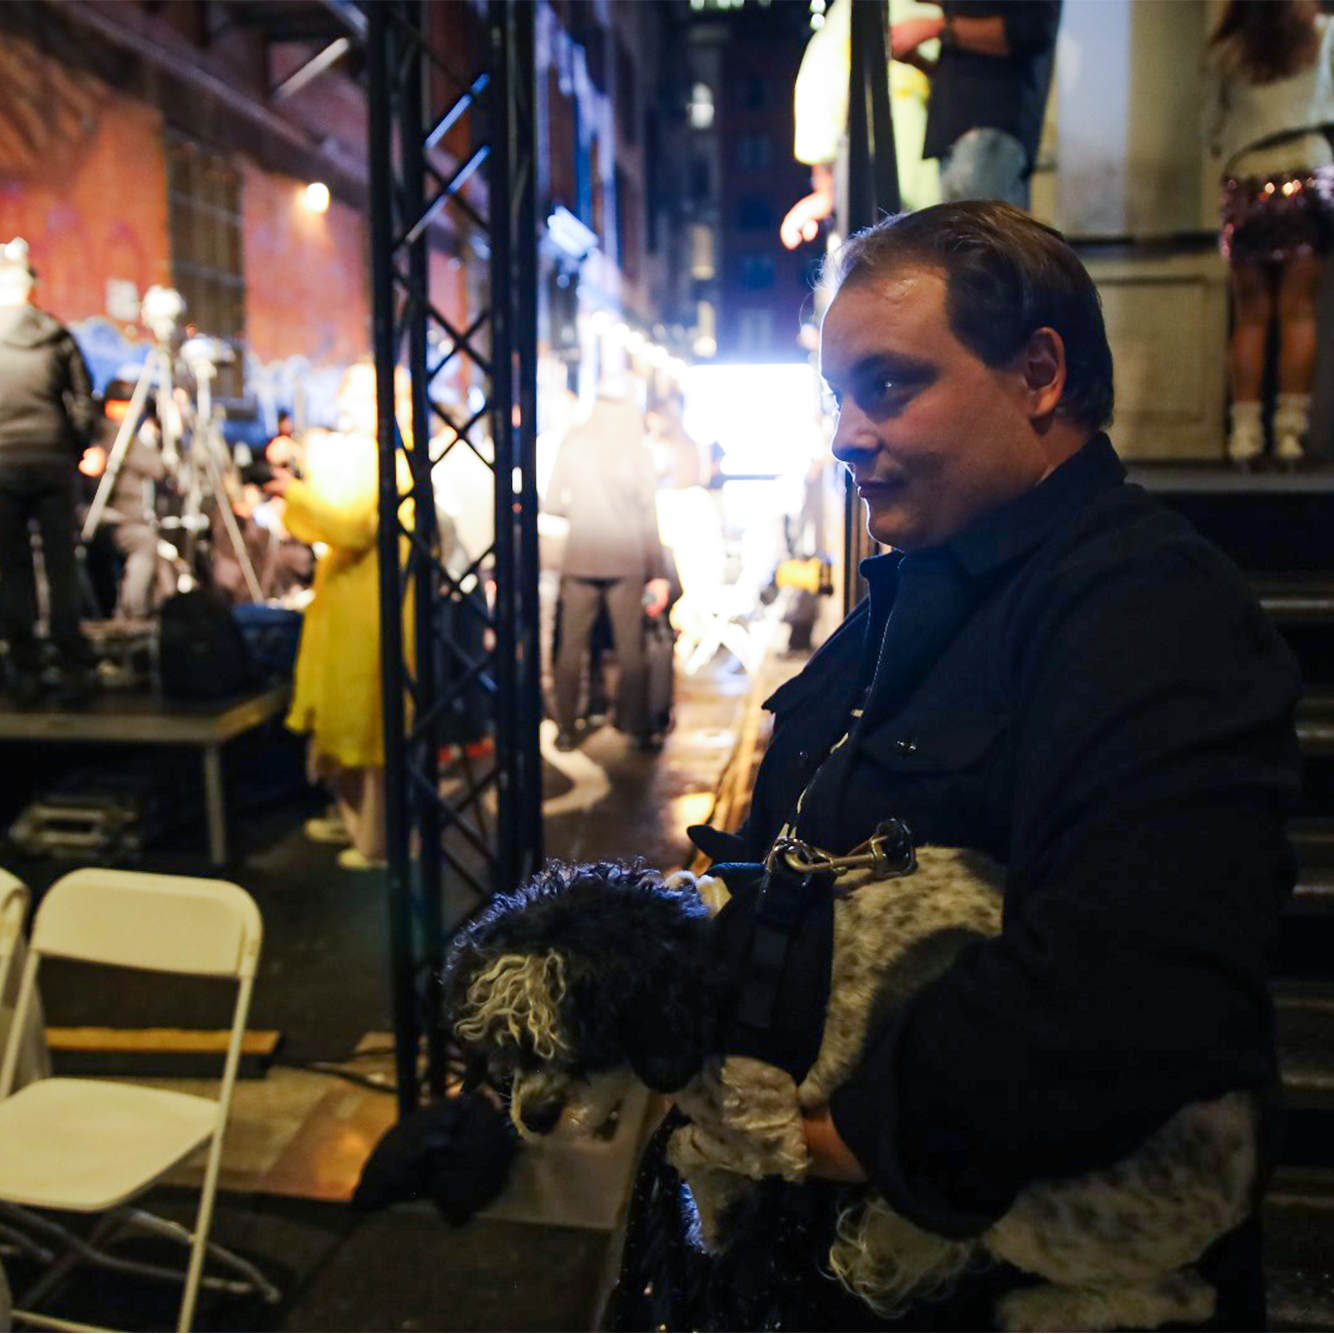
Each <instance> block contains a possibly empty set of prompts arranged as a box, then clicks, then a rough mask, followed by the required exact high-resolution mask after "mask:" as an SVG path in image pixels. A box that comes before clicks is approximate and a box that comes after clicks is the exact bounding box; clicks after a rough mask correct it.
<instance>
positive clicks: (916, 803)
mask: <svg viewBox="0 0 1334 1334" xmlns="http://www.w3.org/2000/svg"><path fill="white" fill-rule="evenodd" d="M1007 722H1008V719H1007V718H1006V717H1005V716H1004V715H993V716H991V717H987V718H971V719H969V718H960V719H934V720H929V721H928V720H920V721H917V720H912V719H908V718H900V719H894V720H891V721H890V722H887V723H884V724H882V725H881V726H879V727H877V728H875V729H874V730H873V731H871V732H869V733H868V734H867V735H865V736H864V737H863V738H862V739H861V745H860V747H859V749H860V751H861V754H862V756H863V757H864V758H865V760H866V761H867V762H868V767H869V768H870V769H871V770H872V771H873V772H874V773H875V775H876V777H875V779H874V780H873V781H874V782H875V785H876V786H878V787H880V788H881V789H882V791H883V792H884V793H885V794H886V796H890V794H892V797H891V802H892V804H893V805H894V806H895V807H896V808H897V809H899V810H901V811H902V812H903V813H904V815H905V816H906V817H907V819H908V822H909V825H910V827H912V828H913V830H914V832H915V833H916V834H917V836H918V838H919V839H920V840H921V841H923V842H928V843H942V844H948V845H951V846H958V847H972V848H979V849H982V850H985V851H987V852H989V853H991V855H993V856H1001V857H1002V859H1003V855H1004V851H1005V848H1006V846H1007V844H1008V829H1009V814H1008V809H1009V801H1008V797H1009V792H1010V778H1009V770H1010V765H1009V762H1008V747H1007V746H1006V745H1005V743H1004V734H1005V732H1006V726H1007Z"/></svg>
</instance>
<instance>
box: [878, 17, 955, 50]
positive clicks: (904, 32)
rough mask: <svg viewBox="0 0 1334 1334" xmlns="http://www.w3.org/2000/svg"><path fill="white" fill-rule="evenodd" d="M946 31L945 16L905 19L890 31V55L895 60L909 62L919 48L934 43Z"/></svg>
mask: <svg viewBox="0 0 1334 1334" xmlns="http://www.w3.org/2000/svg"><path fill="white" fill-rule="evenodd" d="M944 31H945V16H944V15H943V14H936V15H925V14H924V15H923V16H922V17H921V18H913V19H904V20H903V21H902V22H901V23H896V24H894V25H893V27H891V28H890V30H889V50H890V55H891V56H892V57H893V58H894V59H895V60H907V59H908V57H909V56H911V55H913V54H914V53H915V52H916V51H917V48H918V47H919V46H922V45H924V44H925V43H926V42H931V41H934V40H935V39H936V38H937V37H939V36H940V34H941V33H942V32H944Z"/></svg>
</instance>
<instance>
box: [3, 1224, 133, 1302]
mask: <svg viewBox="0 0 1334 1334" xmlns="http://www.w3.org/2000/svg"><path fill="white" fill-rule="evenodd" d="M5 1212H6V1213H11V1214H18V1215H19V1216H20V1217H22V1219H23V1220H24V1222H25V1223H28V1224H29V1225H30V1226H32V1227H34V1228H36V1229H37V1231H38V1232H45V1233H46V1235H47V1236H48V1237H52V1238H54V1239H56V1240H58V1241H59V1242H60V1243H61V1244H62V1245H63V1246H64V1248H65V1253H64V1254H63V1255H62V1256H61V1257H60V1258H59V1259H58V1260H57V1261H56V1262H55V1263H54V1264H53V1265H52V1266H51V1267H50V1268H49V1269H48V1270H47V1271H46V1273H45V1274H43V1275H42V1276H41V1278H39V1279H38V1280H37V1282H36V1283H34V1284H33V1285H32V1287H30V1288H28V1289H26V1290H25V1291H24V1292H23V1293H21V1294H20V1295H19V1300H18V1303H17V1304H18V1305H19V1306H36V1305H37V1303H38V1302H40V1301H41V1300H42V1298H43V1297H46V1296H49V1295H50V1294H51V1293H53V1292H54V1291H55V1290H56V1289H57V1288H58V1287H59V1286H60V1285H61V1284H62V1283H63V1282H64V1281H65V1278H66V1276H67V1275H68V1274H69V1272H70V1270H71V1269H73V1268H74V1266H75V1265H77V1264H78V1263H79V1261H80V1260H87V1261H90V1262H93V1263H96V1260H97V1257H98V1256H100V1255H102V1254H103V1252H102V1251H100V1250H99V1249H98V1246H99V1244H100V1243H101V1241H102V1238H103V1237H106V1236H108V1235H109V1234H110V1233H111V1232H112V1231H113V1230H114V1228H115V1226H116V1219H115V1217H114V1215H111V1214H108V1215H106V1216H105V1217H104V1218H102V1219H100V1220H99V1222H98V1224H97V1226H96V1227H95V1228H93V1230H92V1232H90V1233H89V1234H88V1236H87V1238H84V1237H79V1236H76V1235H75V1234H74V1233H73V1232H71V1231H70V1230H69V1229H68V1228H63V1227H61V1226H60V1224H59V1223H53V1222H51V1220H50V1219H49V1218H42V1217H40V1216H39V1215H37V1214H34V1213H30V1212H29V1211H28V1210H27V1209H22V1208H20V1207H19V1206H18V1205H13V1204H7V1205H5Z"/></svg>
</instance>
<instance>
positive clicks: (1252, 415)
mask: <svg viewBox="0 0 1334 1334" xmlns="http://www.w3.org/2000/svg"><path fill="white" fill-rule="evenodd" d="M1231 416H1232V425H1231V430H1230V431H1229V432H1228V437H1227V456H1228V458H1230V459H1231V460H1232V462H1233V463H1250V462H1251V460H1252V459H1256V458H1259V456H1260V455H1261V454H1262V453H1264V447H1265V433H1264V427H1263V426H1262V425H1261V424H1260V402H1259V400H1258V399H1255V400H1253V401H1251V402H1247V403H1234V404H1233V405H1232V410H1231Z"/></svg>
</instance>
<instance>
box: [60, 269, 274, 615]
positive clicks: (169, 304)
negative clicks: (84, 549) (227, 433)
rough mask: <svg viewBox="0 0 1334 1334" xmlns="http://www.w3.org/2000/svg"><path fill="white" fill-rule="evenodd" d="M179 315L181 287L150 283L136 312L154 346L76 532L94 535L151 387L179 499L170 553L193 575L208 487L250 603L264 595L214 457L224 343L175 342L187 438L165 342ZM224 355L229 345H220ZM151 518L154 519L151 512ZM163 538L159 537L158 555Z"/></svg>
mask: <svg viewBox="0 0 1334 1334" xmlns="http://www.w3.org/2000/svg"><path fill="white" fill-rule="evenodd" d="M184 314H185V301H184V300H183V299H182V297H181V295H180V293H179V292H176V291H174V290H173V289H171V288H164V287H150V288H149V289H148V291H147V292H146V293H145V294H144V300H143V305H142V307H141V316H142V318H143V321H144V323H145V324H146V325H147V326H148V330H149V332H150V333H151V334H152V335H153V340H154V341H153V346H152V347H151V348H149V350H148V356H147V357H146V358H145V359H144V365H143V369H142V370H141V371H140V373H139V379H138V381H137V382H136V383H135V386H134V392H133V393H132V394H131V395H130V401H129V404H128V406H127V407H126V409H125V416H124V417H122V418H121V423H120V427H119V429H118V430H117V432H116V440H115V443H114V444H113V445H112V447H111V452H110V454H109V455H108V456H107V463H106V468H105V470H104V471H103V473H102V480H101V481H100V482H99V483H98V486H97V494H96V495H95V496H94V497H93V503H92V504H91V505H90V506H89V507H88V517H87V518H86V519H85V520H84V524H83V531H82V533H81V534H80V536H81V537H82V540H83V542H84V544H85V545H86V544H87V543H88V542H90V541H91V540H92V539H93V536H94V535H95V534H96V532H97V530H98V528H99V526H100V525H101V523H102V517H103V515H104V513H105V512H106V508H107V503H108V501H109V500H110V498H111V493H112V491H113V490H114V489H115V485H116V479H117V478H118V477H119V475H120V470H121V467H122V466H123V464H124V462H125V456H126V454H127V453H128V452H129V448H130V445H131V443H132V442H133V441H134V439H135V437H136V435H137V434H138V433H139V431H140V429H141V427H142V425H143V420H144V409H145V406H146V405H147V403H148V394H149V391H150V390H156V394H157V405H158V412H157V417H158V431H159V435H158V445H157V448H158V449H159V450H160V452H161V455H162V462H163V464H164V465H165V467H166V470H167V472H168V474H169V475H173V476H175V478H176V483H177V490H178V492H179V493H180V495H181V497H182V499H183V501H184V505H183V507H182V512H181V515H180V517H179V518H175V519H171V520H168V521H165V522H162V523H161V526H162V527H164V528H166V527H172V528H176V529H178V530H179V531H180V533H181V541H180V547H179V550H177V549H175V548H173V549H172V554H171V556H169V557H168V559H173V558H174V560H176V561H183V562H184V563H185V565H186V566H187V567H188V569H189V571H190V572H191V575H192V576H193V572H194V570H195V555H196V549H197V544H198V539H199V534H200V533H201V532H202V531H204V530H206V529H207V528H208V526H209V523H208V519H207V518H206V517H205V515H204V512H203V509H204V488H205V486H207V487H208V489H209V490H210V491H211V492H212V495H213V500H214V503H215V504H216V505H217V507H218V511H219V513H220V514H221V515H222V521H223V526H224V527H225V528H226V530H227V537H228V539H229V540H230V542H231V544H232V549H233V551H234V552H235V555H236V562H237V564H238V565H239V566H240V568H241V573H242V575H243V576H244V578H245V582H246V587H247V589H248V590H249V592H250V596H251V597H252V598H253V599H254V600H255V601H256V602H262V601H263V600H264V594H263V591H262V589H261V588H260V584H259V580H258V579H257V578H256V577H255V567H254V565H253V564H252V562H251V560H250V553H249V552H248V551H247V550H246V546H245V539H244V538H243V537H242V536H241V529H240V526H239V525H238V524H237V522H236V515H235V514H234V513H233V512H232V504H231V498H230V497H229V496H228V494H227V487H226V484H225V482H224V480H223V475H222V470H221V468H220V466H219V464H218V454H219V451H222V450H225V448H226V445H225V443H224V442H223V439H222V426H221V423H220V420H219V418H218V414H217V412H216V410H215V408H214V404H213V380H214V378H215V377H216V375H217V373H218V362H219V361H220V360H222V359H223V353H224V349H223V348H222V346H221V345H220V344H219V343H218V342H217V340H216V339H212V338H203V337H194V338H191V339H188V340H187V341H186V342H185V343H184V344H183V345H182V347H181V353H180V355H181V359H182V360H183V361H184V362H185V365H186V369H187V370H188V371H189V373H190V375H191V376H192V377H193V378H194V382H195V404H194V408H193V412H192V414H191V417H190V421H189V427H190V430H189V443H188V447H183V445H184V443H185V424H186V423H185V421H184V418H183V413H182V410H181V407H180V405H179V404H178V402H177V400H176V388H177V375H176V359H175V357H174V356H173V355H172V350H171V345H172V341H173V340H174V338H175V336H176V333H177V330H178V329H179V327H180V322H181V317H182V316H183V315H184ZM226 354H227V355H230V349H226ZM150 521H151V522H154V524H155V526H156V525H157V520H156V517H155V516H154V515H150ZM163 545H164V544H163V543H159V551H160V554H164V555H165V554H166V553H163V552H161V547H162V546H163Z"/></svg>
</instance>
